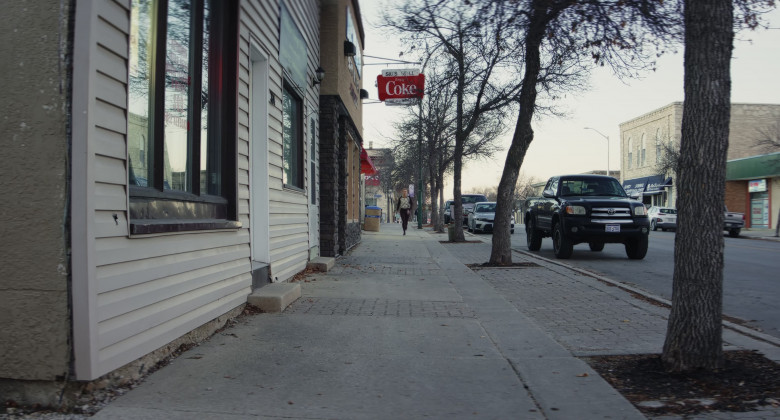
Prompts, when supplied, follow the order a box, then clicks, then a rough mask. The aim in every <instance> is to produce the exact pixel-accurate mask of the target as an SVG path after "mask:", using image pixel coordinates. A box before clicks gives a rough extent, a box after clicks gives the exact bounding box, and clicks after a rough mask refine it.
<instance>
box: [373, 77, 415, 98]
mask: <svg viewBox="0 0 780 420" xmlns="http://www.w3.org/2000/svg"><path fill="white" fill-rule="evenodd" d="M376 86H377V90H378V93H379V100H380V101H385V100H387V99H408V98H422V97H423V91H424V89H425V75H424V74H421V73H420V71H419V70H417V69H384V70H382V74H381V75H379V76H377V77H376Z"/></svg>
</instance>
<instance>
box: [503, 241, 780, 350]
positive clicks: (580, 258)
mask: <svg viewBox="0 0 780 420" xmlns="http://www.w3.org/2000/svg"><path fill="white" fill-rule="evenodd" d="M674 235H675V233H674V232H662V231H660V230H659V231H655V232H651V235H650V247H649V249H648V251H647V256H646V257H645V259H643V260H639V261H636V260H629V259H628V258H627V257H626V252H625V247H624V246H623V245H621V244H606V246H605V247H604V250H603V251H602V252H592V251H590V249H589V248H588V244H579V245H576V246H575V247H574V253H573V254H572V256H571V258H570V259H568V260H560V261H562V262H565V263H566V264H569V265H572V266H575V267H578V268H581V269H584V270H587V271H589V272H592V273H594V274H598V275H602V276H605V277H608V278H610V279H612V280H615V281H619V282H622V283H625V284H629V285H632V286H635V287H638V288H640V289H642V290H645V291H647V292H650V293H652V294H654V295H657V296H661V297H664V298H666V299H671V297H672V278H673V273H674ZM724 237H725V266H724V281H723V312H724V313H725V314H726V315H729V316H732V317H736V318H740V319H742V320H744V321H746V322H747V325H749V326H752V327H754V328H757V329H759V330H761V331H763V332H765V333H767V334H770V335H773V336H775V337H778V338H780V310H778V309H777V308H778V304H779V303H780V242H772V241H763V240H757V239H749V238H745V237H739V238H730V237H728V235H725V234H724ZM512 244H513V247H514V248H517V249H521V250H524V251H527V250H528V248H527V247H526V239H525V229H524V227H523V226H522V225H519V226H516V229H515V234H514V235H512ZM535 254H537V255H540V256H542V257H545V258H549V259H552V260H555V259H556V258H555V255H554V254H553V249H552V239H550V238H544V240H543V241H542V249H541V250H539V251H538V252H535Z"/></svg>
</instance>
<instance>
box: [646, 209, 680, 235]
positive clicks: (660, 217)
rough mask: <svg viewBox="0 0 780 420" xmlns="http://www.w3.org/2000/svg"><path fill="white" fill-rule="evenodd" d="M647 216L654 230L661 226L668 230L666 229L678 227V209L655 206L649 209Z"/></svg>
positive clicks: (662, 228)
mask: <svg viewBox="0 0 780 420" xmlns="http://www.w3.org/2000/svg"><path fill="white" fill-rule="evenodd" d="M647 217H648V218H650V229H652V230H658V229H659V228H660V229H661V230H663V231H664V232H666V229H677V209H673V208H671V207H658V206H653V207H650V209H649V210H648V211H647Z"/></svg>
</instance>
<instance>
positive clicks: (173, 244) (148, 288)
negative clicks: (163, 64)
mask: <svg viewBox="0 0 780 420" xmlns="http://www.w3.org/2000/svg"><path fill="white" fill-rule="evenodd" d="M291 3H294V4H292V5H288V7H289V8H290V11H291V13H292V15H293V17H294V19H295V20H296V22H297V23H298V25H299V27H300V29H301V31H302V32H303V33H304V37H305V39H306V42H307V44H308V46H309V49H310V51H309V52H308V57H309V63H308V66H309V69H308V71H309V73H310V74H313V72H314V69H315V68H316V67H317V66H318V65H319V40H318V37H319V3H318V2H312V1H309V0H300V1H295V2H291ZM76 10H77V16H76V25H75V26H76V28H77V31H76V35H75V39H74V43H75V45H74V49H75V50H76V51H77V54H76V57H75V61H74V109H73V124H74V134H73V150H74V161H73V167H74V169H73V197H72V199H73V201H74V205H73V216H72V220H73V224H72V230H73V235H72V236H73V244H72V245H73V311H74V316H73V322H74V349H75V360H76V376H77V378H78V379H80V380H91V379H95V378H98V377H100V376H101V375H104V374H106V373H108V372H110V371H112V370H114V369H117V368H119V367H121V366H122V365H124V364H126V363H129V362H132V361H133V360H136V359H138V358H140V357H143V356H144V355H146V354H148V353H150V352H152V351H154V350H156V349H158V348H160V347H162V346H164V345H166V344H167V343H169V342H171V341H173V340H175V339H177V338H179V337H180V336H182V335H184V334H186V333H188V332H189V331H191V330H193V329H195V328H198V327H199V326H201V325H203V324H205V323H207V322H209V321H211V320H212V319H214V318H217V317H219V316H220V315H222V314H225V313H226V312H229V311H230V310H232V309H234V308H236V307H237V306H239V305H241V304H243V303H244V302H246V297H247V295H248V294H249V293H250V292H251V282H252V279H251V262H250V235H249V229H250V226H249V224H250V215H249V211H250V202H249V200H250V185H249V180H250V171H251V170H252V168H251V164H250V162H251V160H250V156H249V153H250V152H249V150H250V144H249V136H250V134H249V133H250V132H251V129H252V127H250V121H251V118H250V114H249V112H250V109H249V108H250V99H249V92H250V91H251V89H250V71H249V66H250V60H249V51H250V48H249V42H250V39H253V40H254V42H255V44H258V45H260V46H261V47H262V48H264V49H265V51H266V52H267V53H268V55H269V86H268V89H269V90H270V91H271V92H274V94H275V96H276V98H277V99H276V105H269V118H268V124H269V128H268V130H267V131H268V136H269V139H268V142H269V145H268V146H269V147H268V149H269V156H268V157H269V168H268V172H269V188H270V191H269V195H268V196H269V197H270V199H269V208H270V215H269V217H270V227H267V229H268V230H269V238H270V241H269V242H270V255H271V272H272V273H273V276H274V277H275V278H276V279H277V280H278V281H285V280H287V279H289V278H290V277H292V276H293V275H294V274H295V273H297V272H299V271H301V270H302V269H304V268H305V265H306V262H307V260H308V250H309V248H310V246H311V244H310V243H309V229H316V228H317V227H316V226H310V221H309V205H310V204H309V200H308V197H309V196H308V189H309V188H312V186H311V185H309V181H308V180H309V176H308V171H309V167H308V165H306V166H305V172H304V174H305V175H304V179H305V185H306V191H305V192H300V191H290V190H286V189H284V188H282V182H281V179H282V177H281V138H282V137H281V108H280V107H281V99H280V98H281V92H282V71H281V67H280V64H279V60H278V45H279V42H278V19H279V2H278V0H251V1H243V2H241V11H240V17H239V18H240V29H239V30H240V38H239V39H240V45H239V48H240V52H239V69H238V72H239V74H238V77H239V80H238V115H237V121H238V127H237V133H238V144H237V151H238V153H237V162H236V167H237V169H238V185H237V188H238V201H237V203H236V204H237V207H238V213H239V214H238V221H239V222H241V224H242V228H241V229H238V230H220V231H198V232H185V233H176V234H161V235H139V236H134V237H131V236H129V233H128V232H129V222H128V220H127V218H128V186H127V182H128V180H127V178H128V173H127V166H128V162H127V153H128V147H127V131H128V120H127V115H128V110H127V102H128V96H127V95H128V92H127V89H128V85H127V83H128V46H129V26H130V1H129V0H105V1H100V2H91V1H87V0H77V5H76ZM317 92H318V91H317V90H315V89H312V88H311V87H310V86H307V87H306V88H305V90H304V93H305V99H304V104H305V105H304V109H305V114H304V115H305V116H306V118H305V120H304V124H305V125H304V130H305V131H304V132H305V136H306V137H305V144H306V145H308V144H309V142H310V141H311V139H310V138H309V135H310V134H309V133H310V132H311V131H310V130H309V129H308V124H310V118H309V117H310V116H311V115H312V113H316V112H317V107H318V104H319V97H318V93H317ZM315 118H316V117H315ZM260 129H261V130H265V128H264V127H263V128H260ZM306 153H307V154H308V153H309V149H308V147H307V148H306ZM308 161H309V157H308V155H307V156H306V157H305V159H304V162H308Z"/></svg>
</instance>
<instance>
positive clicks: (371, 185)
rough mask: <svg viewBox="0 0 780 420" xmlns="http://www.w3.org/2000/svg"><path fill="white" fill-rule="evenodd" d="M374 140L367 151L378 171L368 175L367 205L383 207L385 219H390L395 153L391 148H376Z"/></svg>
mask: <svg viewBox="0 0 780 420" xmlns="http://www.w3.org/2000/svg"><path fill="white" fill-rule="evenodd" d="M371 143H372V142H369V146H368V149H366V153H367V154H368V157H369V158H370V159H371V162H372V163H373V165H374V168H376V171H377V172H376V173H375V174H373V175H368V176H366V189H365V200H366V205H367V206H378V207H381V208H382V214H383V215H384V216H385V221H390V220H391V219H390V217H391V215H392V213H393V211H394V210H395V209H393V208H392V207H393V201H394V197H393V191H392V189H390V188H389V186H388V182H387V181H388V180H389V175H390V168H391V166H392V162H393V155H392V153H391V150H390V149H384V148H383V149H374V148H373V147H372V144H371Z"/></svg>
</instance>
